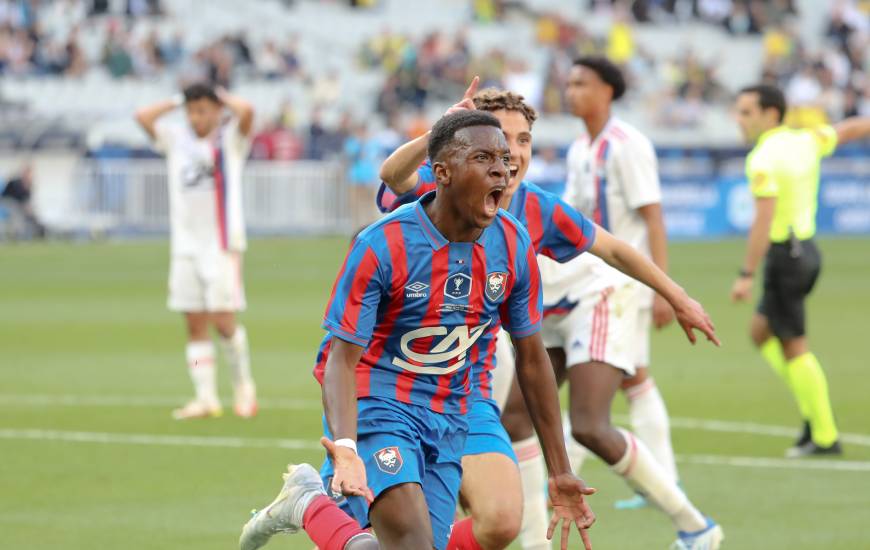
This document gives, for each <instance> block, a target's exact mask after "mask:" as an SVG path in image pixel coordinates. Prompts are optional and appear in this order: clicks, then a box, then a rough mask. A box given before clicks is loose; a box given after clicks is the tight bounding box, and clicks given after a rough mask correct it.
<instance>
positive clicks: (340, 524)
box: [302, 495, 366, 550]
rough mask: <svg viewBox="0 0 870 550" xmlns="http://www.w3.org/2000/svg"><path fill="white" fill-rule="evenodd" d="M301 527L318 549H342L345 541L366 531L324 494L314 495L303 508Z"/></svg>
mask: <svg viewBox="0 0 870 550" xmlns="http://www.w3.org/2000/svg"><path fill="white" fill-rule="evenodd" d="M302 528H303V529H305V532H306V533H308V536H309V538H311V540H312V542H314V544H316V545H317V547H318V548H319V549H320V550H344V545H345V544H347V541H349V540H350V539H351V538H353V537H355V536H356V535H359V534H360V533H365V532H366V531H365V530H363V529H361V528H360V526H359V524H358V523H357V522H356V520H355V519H353V518H352V517H350V516H349V515H347V514H346V513H344V511H343V510H342V509H341V508H339V507H338V505H337V504H336V503H335V502H333V501H332V499H330V498H329V497H328V496H326V495H320V496H318V497H314V500H312V501H311V503H310V504H309V505H308V508H306V509H305V515H303V516H302Z"/></svg>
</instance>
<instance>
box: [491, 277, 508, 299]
mask: <svg viewBox="0 0 870 550" xmlns="http://www.w3.org/2000/svg"><path fill="white" fill-rule="evenodd" d="M507 278H508V275H507V273H505V272H503V271H496V272H495V273H490V274H489V275H487V276H486V297H487V298H489V301H490V302H495V301H497V300H498V299H499V298H501V297H502V296H504V290H505V288H506V287H507Z"/></svg>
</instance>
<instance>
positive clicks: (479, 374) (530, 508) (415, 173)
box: [379, 79, 715, 549]
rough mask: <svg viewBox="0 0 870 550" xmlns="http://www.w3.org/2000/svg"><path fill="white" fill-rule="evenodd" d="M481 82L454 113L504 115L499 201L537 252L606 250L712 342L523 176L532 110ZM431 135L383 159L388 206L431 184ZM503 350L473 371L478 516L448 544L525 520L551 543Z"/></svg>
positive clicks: (467, 459)
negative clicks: (511, 423) (505, 157)
mask: <svg viewBox="0 0 870 550" xmlns="http://www.w3.org/2000/svg"><path fill="white" fill-rule="evenodd" d="M476 82H477V80H476V79H475V81H473V82H472V85H471V86H470V87H469V89H468V91H467V92H466V95H465V97H464V98H463V100H462V101H460V102H459V103H457V104H456V105H454V106H453V107H452V109H451V110H457V109H472V108H476V109H478V110H485V111H489V112H492V113H493V115H495V116H496V117H497V118H498V119H499V120H500V121H501V123H502V130H503V131H504V133H505V136H506V138H507V141H508V144H509V145H510V150H511V164H510V170H511V171H510V180H509V184H508V187H507V190H506V193H505V196H504V197H502V200H501V207H502V208H505V209H506V210H508V211H509V212H510V213H511V214H513V215H515V216H516V217H517V219H519V220H520V221H521V223H523V224H524V225H526V227H527V228H528V229H529V232H530V234H531V236H532V242H533V245H534V247H535V250H536V252H537V253H539V254H542V255H547V256H549V257H551V258H554V259H556V260H557V261H568V260H570V259H572V258H574V257H576V256H577V255H579V254H580V253H581V252H583V251H584V250H589V251H590V252H591V253H592V254H596V255H600V256H601V257H603V258H605V259H606V261H608V262H610V263H612V264H613V265H615V266H616V267H617V268H618V269H621V270H623V271H625V272H626V273H629V274H631V275H632V276H634V277H637V278H638V279H640V280H642V281H644V282H645V283H647V284H649V285H650V286H652V287H654V288H657V289H662V290H663V292H662V294H663V295H664V296H666V297H668V298H669V299H670V300H672V303H674V304H675V307H677V308H678V311H679V313H680V320H681V324H683V326H684V328H688V327H701V330H703V331H705V332H706V333H707V335H708V337H710V338H711V339H714V341H715V337H714V336H713V333H712V327H711V326H710V325H709V320H708V319H707V318H706V314H704V313H703V310H702V309H701V308H700V306H698V304H696V303H695V302H694V301H692V300H691V299H690V298H688V296H686V295H685V293H684V292H683V291H682V289H679V287H677V286H676V285H675V284H674V283H673V281H670V279H668V278H667V276H666V275H664V273H662V272H661V271H660V270H659V269H657V268H656V267H655V265H653V264H652V263H651V262H649V261H648V260H646V259H645V258H644V257H643V256H642V255H641V254H640V253H638V252H636V251H635V250H634V249H632V248H631V247H630V246H629V245H627V244H625V243H622V242H620V241H618V240H617V239H614V238H613V237H612V236H610V235H609V234H608V233H607V232H606V231H603V230H596V229H595V228H594V225H593V224H591V223H590V222H589V221H588V220H587V219H585V218H584V217H583V215H581V214H579V213H578V212H577V211H576V210H574V209H573V208H571V207H570V206H568V205H567V204H566V203H565V202H564V201H562V200H561V199H559V198H558V197H556V196H555V195H553V194H552V193H548V192H546V191H543V190H542V189H540V188H539V187H537V186H535V185H533V184H531V183H529V182H526V181H523V177H524V176H525V173H526V170H527V168H528V163H529V159H530V157H531V127H532V124H533V122H534V120H535V117H536V115H535V112H534V109H532V108H531V107H530V106H528V105H527V104H526V103H525V102H524V101H523V99H522V97H521V96H517V95H515V94H512V93H510V92H506V91H498V90H491V89H490V90H483V91H481V92H480V93H476ZM428 140H429V136H428V135H424V136H421V137H420V138H417V139H415V140H413V141H411V142H408V143H406V144H405V145H403V146H402V147H400V148H399V149H397V150H396V151H395V152H394V153H393V154H392V155H391V156H390V157H389V158H388V159H387V160H386V161H385V163H384V165H383V166H382V169H381V176H382V178H383V180H384V183H385V185H386V186H388V187H389V190H388V189H386V188H382V189H381V192H380V193H379V199H380V200H379V206H380V207H381V209H382V210H385V211H388V210H391V209H394V208H396V207H398V205H400V204H402V203H404V202H409V201H414V200H416V199H417V198H418V197H419V196H420V195H421V194H423V193H425V192H427V191H429V190H431V187H432V177H433V174H432V168H431V163H429V162H427V161H426V145H427V143H428ZM687 332H688V331H687ZM690 338H693V337H692V336H691V335H690ZM498 348H499V351H501V352H502V353H498V362H497V364H496V365H493V364H486V363H482V364H479V365H476V367H475V371H476V374H475V375H474V377H473V378H474V380H475V381H476V382H477V384H478V389H477V393H476V396H477V399H476V401H475V403H474V405H473V407H472V410H471V413H470V416H469V424H470V425H471V426H472V430H471V432H470V433H469V437H468V441H467V443H466V448H465V456H464V457H463V481H462V496H463V497H464V499H465V500H466V501H467V502H468V504H469V507H470V510H471V518H468V519H466V520H463V521H462V522H460V523H458V524H456V526H455V527H454V530H453V535H452V537H451V543H452V544H453V545H454V546H451V548H457V549H461V548H479V547H483V548H486V549H498V548H504V547H505V546H507V545H508V544H509V543H510V542H511V541H512V540H513V539H514V538H515V537H516V534H517V532H519V531H520V525H521V523H522V526H523V529H522V537H521V540H522V543H523V547H524V548H527V549H539V548H548V547H549V544H548V542H547V538H546V525H547V518H546V514H547V511H546V501H545V497H544V491H543V488H542V487H541V483H540V482H537V481H536V479H541V480H543V478H544V475H543V466H542V465H540V461H541V459H540V448H539V446H538V442H537V440H536V439H535V438H534V434H533V433H530V434H529V437H528V438H527V439H526V440H525V441H523V442H521V443H519V444H518V445H515V447H514V448H515V450H516V454H515V453H514V451H513V450H512V449H511V447H510V446H509V444H508V443H507V439H508V438H507V434H506V433H505V430H504V428H503V427H502V426H501V424H500V423H499V421H498V415H499V407H500V406H501V405H502V403H503V398H504V396H505V395H506V391H501V392H499V387H502V388H504V389H505V390H506V389H507V388H509V386H510V381H511V379H512V375H513V354H512V351H511V349H510V346H509V345H508V340H507V337H506V335H504V334H502V335H501V337H500V338H499V339H498ZM493 367H495V370H494V371H493ZM493 373H494V377H493ZM493 378H494V379H493ZM505 380H506V382H505ZM500 396H501V397H500ZM499 399H501V402H500V401H499ZM529 450H532V451H536V454H533V453H531V452H529ZM516 455H519V464H520V468H519V470H518V468H517V465H516V462H517V456H516ZM493 484H497V485H498V487H499V489H500V494H499V498H497V499H494V498H492V494H491V490H490V489H489V488H490V487H492V486H493ZM527 486H530V487H534V488H535V489H536V490H534V491H525V504H524V505H523V504H522V500H523V498H524V495H523V493H524V490H523V489H524V488H525V487H527ZM521 511H522V514H521V513H520V512H521Z"/></svg>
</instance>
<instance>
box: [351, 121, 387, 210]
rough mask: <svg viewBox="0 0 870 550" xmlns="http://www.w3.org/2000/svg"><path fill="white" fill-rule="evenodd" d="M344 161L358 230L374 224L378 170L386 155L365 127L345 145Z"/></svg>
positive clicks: (358, 127) (354, 131) (356, 132)
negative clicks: (346, 166)
mask: <svg viewBox="0 0 870 550" xmlns="http://www.w3.org/2000/svg"><path fill="white" fill-rule="evenodd" d="M344 157H345V159H346V161H347V164H348V173H347V180H348V182H349V183H350V185H351V210H352V215H353V221H354V226H355V227H362V226H364V225H367V224H369V223H371V222H372V221H374V219H375V217H376V216H377V212H376V210H375V207H374V204H375V192H376V190H377V185H378V183H380V178H379V177H378V168H379V167H380V165H381V161H382V160H383V152H382V151H381V148H380V147H379V146H378V143H377V141H375V140H374V139H372V138H371V137H370V136H369V132H368V128H367V127H366V125H365V124H360V125H358V126H356V128H354V130H353V133H352V134H351V135H350V136H349V137H348V138H347V139H346V140H345V142H344Z"/></svg>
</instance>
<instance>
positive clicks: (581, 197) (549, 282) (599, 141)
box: [539, 117, 661, 305]
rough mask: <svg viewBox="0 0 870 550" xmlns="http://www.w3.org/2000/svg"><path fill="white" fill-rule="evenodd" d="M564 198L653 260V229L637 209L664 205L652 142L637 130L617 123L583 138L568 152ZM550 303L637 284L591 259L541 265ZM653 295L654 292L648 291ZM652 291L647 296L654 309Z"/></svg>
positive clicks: (584, 255) (551, 262)
mask: <svg viewBox="0 0 870 550" xmlns="http://www.w3.org/2000/svg"><path fill="white" fill-rule="evenodd" d="M563 198H564V199H565V202H567V203H568V204H570V205H571V206H573V207H574V208H576V209H577V210H579V211H580V212H582V213H583V214H584V215H585V216H586V217H588V218H589V219H591V220H593V221H594V222H595V223H597V224H598V225H600V226H601V227H603V228H604V229H606V230H607V231H609V232H611V233H612V234H614V235H615V236H616V237H617V238H619V239H621V240H623V241H626V242H627V243H629V244H630V245H632V246H634V247H635V248H637V249H638V250H640V251H641V252H643V253H644V254H645V255H647V256H649V255H650V250H649V238H648V235H647V226H646V223H645V222H644V220H643V218H642V217H641V216H640V214H639V213H638V212H637V209H638V208H640V207H642V206H646V205H648V204H655V203H660V202H661V187H660V184H659V177H658V163H657V161H656V155H655V150H654V149H653V146H652V142H650V140H649V139H647V138H646V136H644V135H643V134H641V133H640V132H639V131H638V130H637V129H636V128H634V127H633V126H630V125H629V124H626V123H625V122H623V121H621V120H619V119H617V118H615V117H611V119H610V120H609V121H608V123H607V125H606V126H605V127H604V129H603V130H602V131H601V133H600V134H599V135H598V136H597V137H596V138H595V139H593V140H591V141H590V139H589V136H588V135H587V134H584V135H582V136H580V137H579V138H578V139H577V140H576V141H575V142H574V143H573V144H572V145H571V148H570V149H569V150H568V179H567V184H566V187H565V193H564V196H563ZM539 263H541V264H542V266H541V277H542V279H543V284H544V301H545V303H546V304H555V303H557V302H559V301H560V300H562V299H563V298H568V299H570V300H577V299H579V298H580V297H581V296H583V295H587V294H589V293H596V292H600V291H601V290H603V289H605V288H607V287H611V286H612V287H617V286H620V285H623V284H625V283H627V282H629V281H631V279H630V278H629V277H628V276H627V275H624V274H622V273H620V272H619V271H617V270H616V269H613V268H612V267H610V266H609V265H607V264H606V263H604V261H602V260H601V259H599V258H597V257H596V256H593V255H591V254H582V255H580V256H578V257H577V258H576V259H574V260H572V261H570V262H568V263H567V264H557V263H555V262H553V261H547V260H546V259H545V260H544V261H540V262H539ZM647 290H648V289H647ZM652 296H653V294H652V291H651V290H648V292H646V293H645V295H644V300H645V302H646V303H647V304H648V305H651V304H652Z"/></svg>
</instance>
